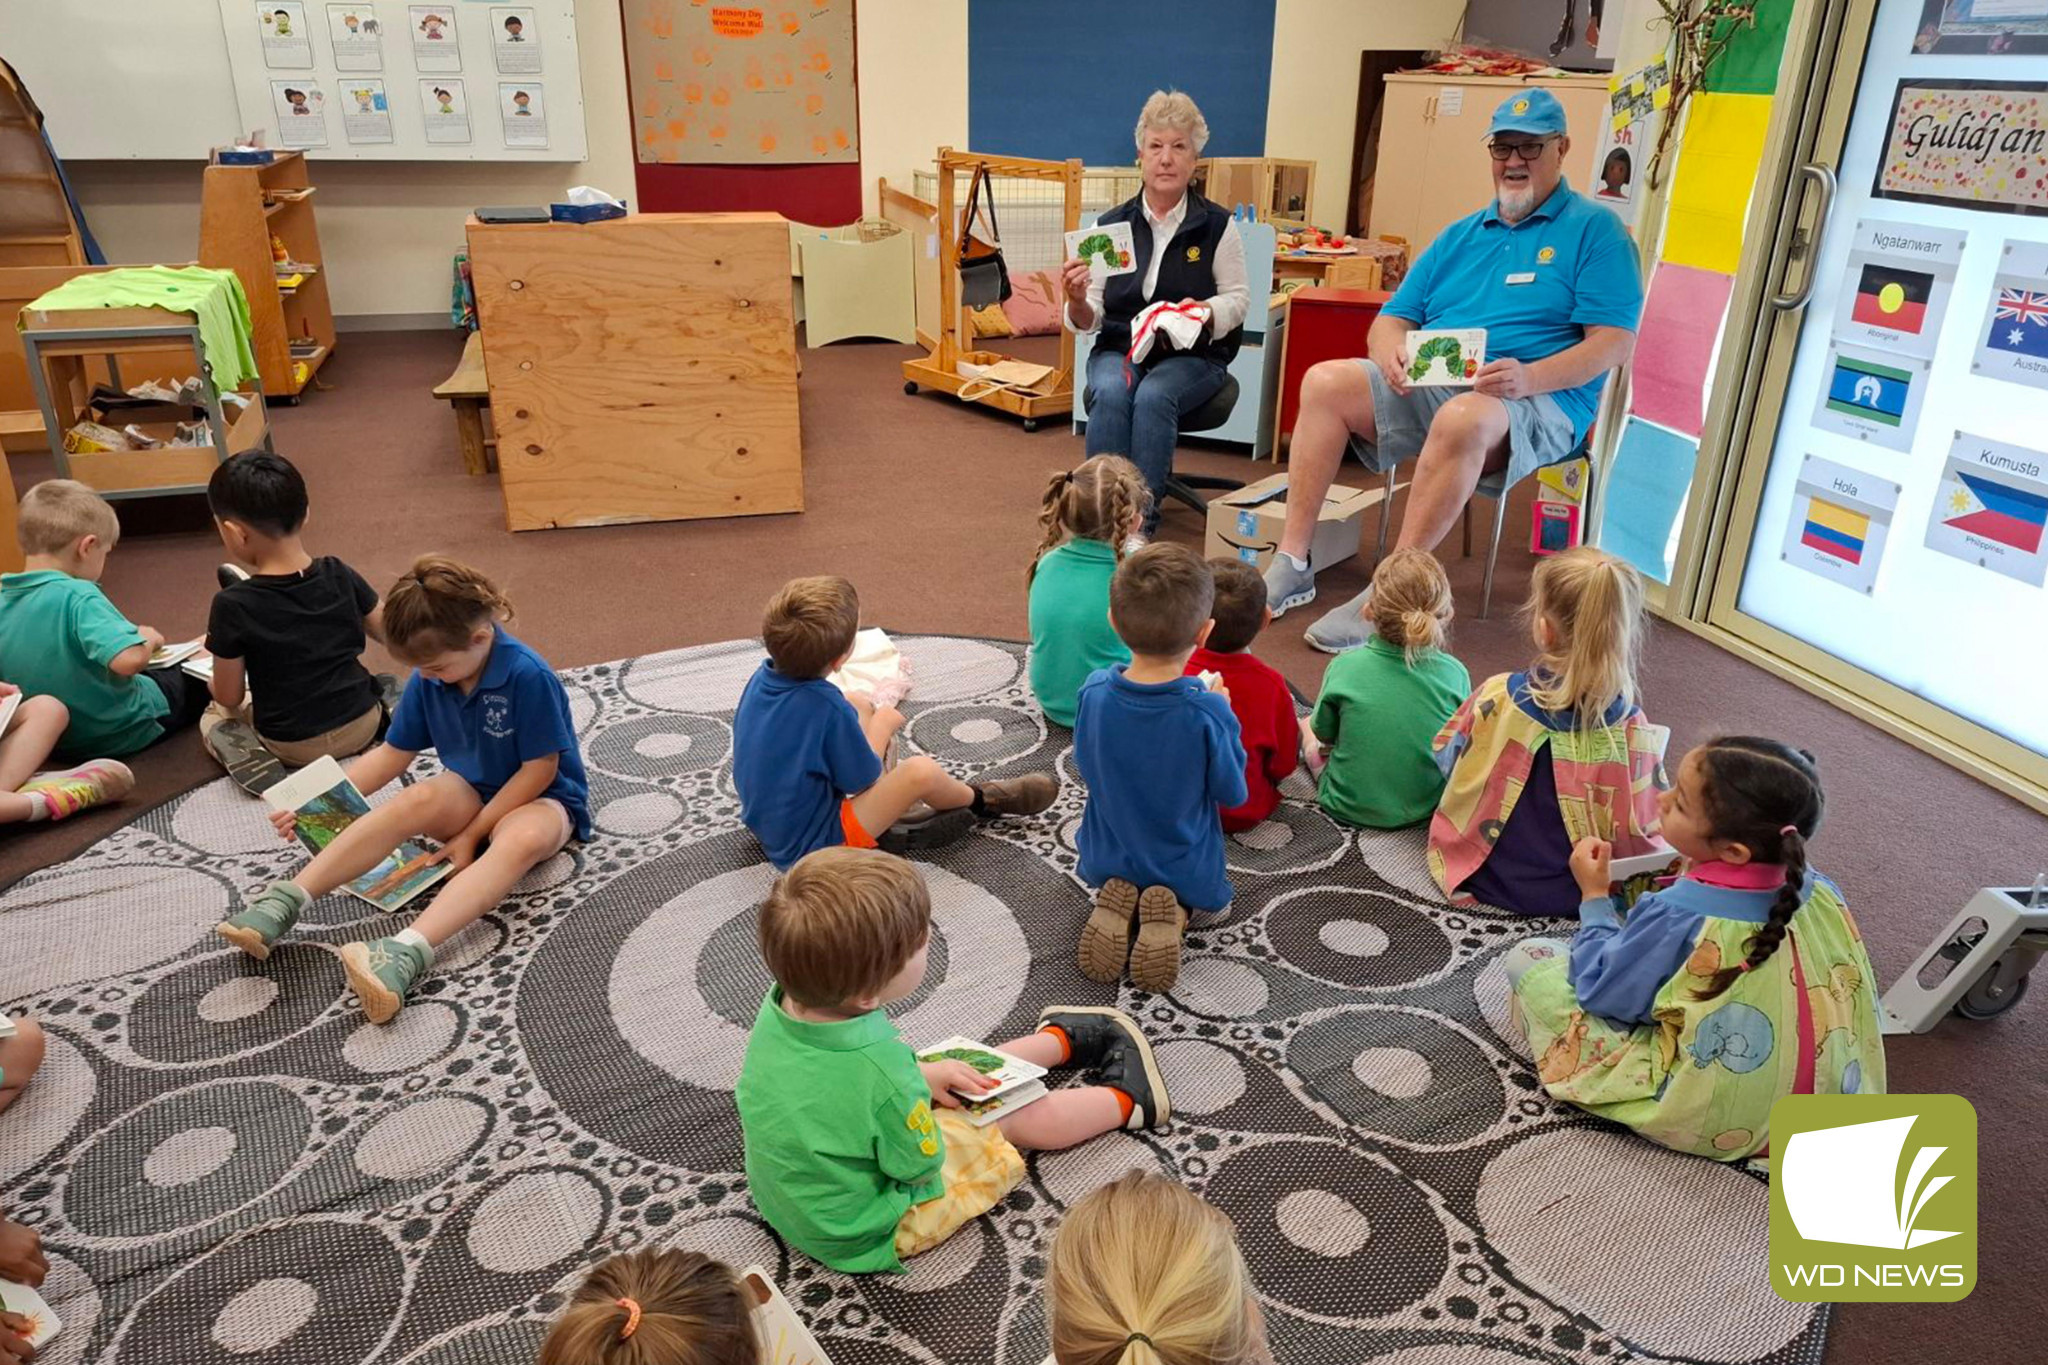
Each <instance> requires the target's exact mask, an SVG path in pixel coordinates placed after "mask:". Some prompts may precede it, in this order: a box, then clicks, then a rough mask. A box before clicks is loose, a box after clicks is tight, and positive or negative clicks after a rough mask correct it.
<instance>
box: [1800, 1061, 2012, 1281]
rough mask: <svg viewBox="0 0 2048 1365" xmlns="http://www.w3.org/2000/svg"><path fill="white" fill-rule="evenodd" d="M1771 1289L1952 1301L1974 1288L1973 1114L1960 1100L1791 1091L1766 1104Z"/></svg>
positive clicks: (1975, 1124) (1974, 1181) (1921, 1096)
mask: <svg viewBox="0 0 2048 1365" xmlns="http://www.w3.org/2000/svg"><path fill="white" fill-rule="evenodd" d="M1771 1147H1772V1150H1773V1151H1774V1152H1775V1153H1776V1154H1777V1155H1776V1157H1775V1158H1774V1160H1773V1162H1772V1171H1771V1288H1773V1289H1775V1290H1777V1291H1778V1296H1779V1297H1780V1298H1784V1299H1790V1300H1791V1301H1792V1302H1794V1303H1823V1302H1825V1303H1949V1302H1953V1301H1954V1300H1956V1299H1960V1298H1963V1297H1964V1296H1965V1295H1967V1294H1968V1293H1969V1292H1970V1291H1971V1290H1972V1289H1974V1288H1975V1287H1976V1284H1977V1111H1976V1110H1974V1109H1972V1108H1971V1107H1970V1103H1969V1101H1968V1100H1965V1099H1963V1098H1962V1097H1961V1096H1960V1095H1788V1096H1787V1097H1785V1098H1784V1099H1782V1100H1779V1101H1778V1102H1777V1104H1776V1105H1774V1106H1773V1107H1772V1109H1771Z"/></svg>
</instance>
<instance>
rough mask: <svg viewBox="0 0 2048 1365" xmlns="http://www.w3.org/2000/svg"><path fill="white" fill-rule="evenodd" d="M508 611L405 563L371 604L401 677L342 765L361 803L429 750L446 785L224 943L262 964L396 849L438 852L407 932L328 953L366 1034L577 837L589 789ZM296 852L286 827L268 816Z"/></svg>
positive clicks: (419, 786) (441, 569)
mask: <svg viewBox="0 0 2048 1365" xmlns="http://www.w3.org/2000/svg"><path fill="white" fill-rule="evenodd" d="M511 616H512V604H511V603H509V602H507V601H506V600H505V597H504V595H503V594H502V593H500V592H499V591H498V589H497V587H496V585H494V584H493V583H492V582H491V581H490V580H489V579H488V578H485V577H484V576H483V575H482V574H481V573H478V572H477V571H476V570H475V569H472V568H470V567H469V566H468V565H466V564H460V563H457V562H456V561H455V560H452V559H448V558H446V557H444V556H441V555H428V556H426V557H424V558H422V559H420V560H418V561H416V562H415V563H414V564H413V566H412V570H411V572H409V573H407V574H406V576H405V577H403V578H401V579H399V580H398V582H397V584H396V585H395V586H393V587H392V589H391V591H390V592H388V593H386V594H385V596H384V634H385V639H386V641H387V643H388V644H389V647H390V649H391V653H392V654H393V655H394V656H395V657H396V658H398V659H400V660H402V661H404V662H407V663H410V664H412V665H413V666H414V668H415V670H416V671H415V672H414V673H413V675H412V680H411V681H410V682H408V683H407V684H406V688H405V694H404V695H403V696H402V697H400V698H399V702H398V710H397V712H396V713H395V714H394V715H393V716H392V717H391V729H390V732H389V733H388V734H387V735H386V736H385V737H384V742H383V743H382V744H380V745H378V746H377V747H376V748H374V749H372V750H370V751H369V752H368V753H366V754H363V755H362V756H361V757H359V758H357V759H356V760H355V761H354V762H353V763H351V764H349V765H348V769H347V771H348V776H349V779H350V780H351V781H352V782H354V783H355V785H356V788H357V790H359V791H361V792H362V794H363V795H364V796H368V795H370V794H371V793H373V792H376V791H378V790H380V789H381V788H383V787H384V786H386V785H387V784H388V783H390V782H392V781H393V780H394V779H396V778H397V777H398V776H399V775H400V774H402V773H403V772H404V771H405V770H406V769H407V768H408V767H410V766H411V764H412V761H413V759H414V757H416V756H417V755H418V754H419V753H421V752H422V751H424V750H427V749H432V750H433V751H434V752H435V754H436V755H437V756H438V757H439V758H440V760H441V764H442V766H443V768H444V769H445V771H443V772H440V773H437V774H435V775H434V776H433V777H430V778H428V779H426V780H425V781H423V782H418V783H414V784H413V785H411V786H408V787H406V788H405V789H404V790H403V791H401V792H400V793H399V794H398V795H397V797H395V798H394V799H393V800H391V801H389V802H387V803H385V804H384V805H382V806H378V807H376V808H374V809H372V810H371V812H370V813H369V814H368V815H365V816H363V817H362V818H361V819H359V820H357V821H355V822H354V823H353V824H351V825H349V826H348V828H346V829H344V830H343V831H342V832H341V833H340V834H339V835H337V836H336V837H335V839H334V841H333V842H332V843H330V844H328V845H327V847H326V848H324V849H322V850H321V851H320V853H319V854H318V855H316V856H315V857H314V859H313V861H312V862H310V863H308V864H307V865H306V866H305V868H304V869H303V870H301V871H300V872H299V874H298V875H297V876H295V877H293V878H292V879H291V880H290V881H283V882H273V883H271V884H270V885H269V886H267V887H265V888H264V889H263V890H262V891H260V892H258V893H257V895H256V896H255V897H254V898H253V899H251V900H250V901H249V903H248V905H247V906H245V907H244V908H243V910H242V911H241V913H239V914H237V915H235V916H233V917H232V918H230V919H227V920H224V921H222V923H221V924H220V926H219V927H218V930H217V932H218V933H219V934H220V936H221V937H222V938H225V939H227V940H228V941H229V942H231V943H233V944H235V945H236V946H237V947H239V948H241V949H242V951H244V952H246V953H248V954H249V955H250V956H251V957H254V958H257V959H259V960H261V959H263V958H267V957H269V956H270V950H271V948H272V946H273V945H275V944H276V943H277V941H278V940H279V939H280V938H282V937H283V936H284V935H285V934H287V933H289V932H290V931H291V928H292V926H293V925H294V924H296V923H297V922H298V918H299V915H300V913H301V912H303V911H304V910H305V908H306V907H307V906H308V905H310V904H311V903H312V902H313V901H314V900H316V899H318V898H319V897H321V896H324V895H326V894H327V893H328V892H330V891H333V890H335V889H337V888H339V887H341V886H343V885H345V884H346V883H348V882H350V881H352V880H354V879H355V878H357V877H359V876H361V875H362V874H363V873H365V872H367V871H369V870H370V869H371V868H373V867H375V866H377V864H378V863H380V862H382V861H383V860H384V859H385V858H386V857H388V856H389V855H390V853H391V851H392V850H393V849H395V848H397V847H398V846H399V845H400V844H402V843H404V842H405V841H406V840H408V839H413V838H417V837H419V836H421V835H425V836H426V837H428V838H430V839H434V840H437V841H439V842H440V845H441V848H440V851H439V852H438V853H436V854H435V855H433V858H432V861H434V862H445V863H447V864H448V865H449V866H450V867H452V868H454V869H455V873H454V875H453V876H451V877H449V878H448V880H447V881H446V882H445V883H443V884H442V886H441V888H440V890H439V891H438V892H437V893H436V895H435V896H434V899H433V901H432V902H431V903H429V904H428V906H427V908H426V910H424V911H423V912H421V914H420V916H419V918H418V919H416V920H414V921H413V923H412V925H411V926H410V927H409V928H405V929H401V930H399V931H398V932H397V933H396V934H394V935H392V936H391V937H389V938H380V939H376V940H374V941H372V942H370V943H350V944H347V945H346V946H344V947H343V948H342V950H341V962H342V969H343V971H345V972H346V973H347V975H348V982H349V986H350V988H351V989H352V990H354V991H355V993H356V995H357V997H358V998H359V999H360V1000H361V1002H362V1007H363V1013H364V1014H365V1015H367V1016H368V1017H369V1019H370V1021H371V1022H372V1023H377V1024H382V1023H387V1022H389V1021H390V1020H391V1019H393V1018H394V1017H396V1016H397V1014H398V1012H399V1010H400V1009H402V1008H403V1007H404V1005H405V999H406V996H407V994H408V993H410V992H411V990H412V989H413V987H414V986H416V985H417V984H418V983H419V981H420V978H421V977H423V976H425V975H426V972H427V969H428V967H429V966H431V965H432V963H433V960H434V950H435V949H436V948H438V947H439V946H440V945H441V944H443V943H445V942H447V941H448V940H449V939H450V938H452V937H454V936H455V935H456V934H457V933H459V932H460V931H462V930H463V929H465V928H467V927H468V926H469V925H470V924H472V923H474V922H475V921H476V920H478V919H479V918H481V917H482V916H483V915H485V914H487V913H489V912H490V911H491V910H492V909H494V908H495V907H496V906H497V904H498V902H499V901H500V900H502V899H504V896H505V893H506V892H507V891H509V890H511V888H512V884H513V883H514V882H516V881H518V880H519V879H520V878H521V877H523V876H525V875H526V874H527V872H528V871H530V870H531V869H532V868H533V867H534V865H535V864H537V863H539V862H541V861H542V860H544V859H547V858H550V857H553V856H554V855H555V854H556V853H558V852H560V851H561V850H562V849H563V848H564V847H565V846H566V845H567V844H568V843H569V841H570V840H571V839H588V838H589V837H590V808H589V794H590V785H589V781H588V779H587V778H586V777H585V776H584V771H583V754H582V751H581V750H580V749H579V748H578V747H577V743H576V728H575V725H574V723H573V722H572V721H571V720H570V716H569V694H568V693H567V692H566V691H565V690H564V689H563V687H562V683H561V680H560V679H559V678H557V677H556V676H555V673H554V670H553V669H551V668H549V667H548V664H547V661H546V660H544V659H542V658H541V657H540V655H538V654H536V653H534V652H533V651H532V650H531V649H529V648H527V646H526V645H525V644H523V643H521V642H520V641H519V640H517V639H515V638H514V637H513V635H512V633H511V632H510V631H508V630H506V629H505V627H504V626H503V624H502V623H503V622H505V621H507V620H510V619H511ZM271 819H272V822H273V823H274V824H276V826H277V829H278V833H279V834H281V835H282V836H283V837H285V838H286V839H290V838H292V837H293V833H294V817H293V814H292V813H291V812H289V811H281V812H278V813H277V814H275V815H273V816H272V817H271Z"/></svg>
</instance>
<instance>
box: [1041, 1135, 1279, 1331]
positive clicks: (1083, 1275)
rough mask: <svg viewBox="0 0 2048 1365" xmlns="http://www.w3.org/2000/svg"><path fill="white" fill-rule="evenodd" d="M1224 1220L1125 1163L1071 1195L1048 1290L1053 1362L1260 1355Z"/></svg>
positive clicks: (1241, 1269)
mask: <svg viewBox="0 0 2048 1365" xmlns="http://www.w3.org/2000/svg"><path fill="white" fill-rule="evenodd" d="M1251 1293H1252V1283H1251V1275H1250V1273H1249V1272H1248V1271H1246V1269H1245V1265H1244V1257H1243V1256H1242V1255H1240V1254H1239V1252H1238V1249H1237V1238H1236V1235H1235V1234H1234V1232H1233V1231H1232V1229H1231V1226H1230V1220H1229V1219H1228V1218H1225V1217H1224V1216H1223V1214H1222V1213H1221V1212H1219V1211H1218V1210H1216V1209H1214V1208H1211V1207H1210V1206H1209V1205H1207V1204H1205V1203H1203V1202H1202V1201H1201V1200H1199V1199H1197V1198H1196V1197H1195V1196H1194V1195H1192V1194H1190V1193H1188V1191H1187V1190H1185V1189H1183V1188H1182V1187H1181V1186H1180V1185H1179V1184H1178V1183H1176V1182H1174V1181H1171V1180H1168V1179H1166V1178H1165V1177H1163V1176H1160V1175H1156V1174H1154V1175H1148V1174H1145V1173H1142V1172H1139V1171H1131V1172H1128V1173H1127V1174H1125V1175H1124V1176H1122V1177H1121V1178H1119V1179H1117V1180H1114V1181H1112V1182H1111V1183H1109V1184H1107V1185H1104V1186H1103V1187H1102V1188H1100V1189H1098V1190H1096V1191H1095V1192H1094V1193H1093V1194H1091V1195H1089V1196H1088V1197H1087V1198H1086V1199H1083V1200H1082V1201H1081V1202H1080V1203H1078V1204H1076V1205H1075V1206H1074V1207H1073V1209H1072V1210H1071V1211H1070V1212H1069V1213H1068V1214H1067V1217H1066V1221H1065V1222H1064V1223H1062V1224H1061V1225H1060V1230H1059V1235H1058V1236H1057V1237H1055V1238H1054V1239H1053V1244H1052V1257H1051V1263H1050V1265H1049V1266H1048V1268H1047V1270H1046V1278H1045V1294H1046V1304H1047V1312H1048V1315H1049V1316H1050V1319H1051V1328H1052V1355H1053V1359H1054V1360H1055V1361H1057V1362H1058V1363H1059V1365H1118V1362H1123V1365H1249V1362H1257V1361H1264V1360H1267V1359H1268V1358H1269V1357H1268V1354H1267V1350H1266V1342H1265V1331H1264V1328H1263V1326H1262V1324H1261V1322H1260V1320H1259V1316H1258V1311H1257V1309H1256V1308H1255V1307H1254V1306H1253V1304H1252V1297H1251Z"/></svg>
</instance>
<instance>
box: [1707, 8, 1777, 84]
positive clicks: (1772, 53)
mask: <svg viewBox="0 0 2048 1365" xmlns="http://www.w3.org/2000/svg"><path fill="white" fill-rule="evenodd" d="M1791 23H1792V0H1757V7H1756V23H1755V24H1753V25H1751V26H1750V27H1748V28H1744V29H1742V30H1740V31H1739V32H1737V33H1736V35H1735V37H1734V38H1733V39H1732V40H1731V41H1730V42H1729V44H1728V47H1727V49H1726V50H1725V51H1724V52H1722V53H1721V55H1720V57H1719V58H1718V59H1717V60H1716V61H1715V62H1714V64H1713V65H1712V66H1710V67H1708V68H1707V74H1706V75H1705V76H1704V77H1703V78H1702V79H1701V81H1700V89H1702V90H1704V91H1706V92H1707V93H1709V94H1714V95H1770V94H1775V93H1776V92H1777V89H1778V64H1779V63H1780V62H1781V61H1782V60H1784V56H1785V30H1786V29H1787V28H1789V27H1790V26H1791Z"/></svg>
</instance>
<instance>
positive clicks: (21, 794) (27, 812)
mask: <svg viewBox="0 0 2048 1365" xmlns="http://www.w3.org/2000/svg"><path fill="white" fill-rule="evenodd" d="M20 695H21V689H20V688H19V687H16V686H15V685H14V684H13V683H7V682H0V703H5V702H6V700H7V699H8V698H9V697H15V696H20ZM70 723H71V713H70V712H69V711H67V710H65V709H64V703H63V702H61V701H58V700H57V699H56V698H55V697H22V698H21V704H20V705H19V706H17V707H15V708H14V714H13V715H11V716H9V717H8V718H7V725H6V728H5V729H4V730H0V825H14V824H23V823H28V822H33V821H36V820H62V819H63V818H64V817H65V816H67V815H76V814H77V813H78V812H79V811H82V810H84V809H85V808H86V807H87V806H97V805H99V804H101V803H102V802H105V801H118V800H120V799H121V798H122V797H124V796H126V795H127V794H128V793H129V792H131V791H134V790H135V774H134V773H131V772H129V771H128V768H127V765H126V764H122V763H116V762H115V761H114V760H113V759H111V758H96V759H94V760H93V761H92V762H90V763H87V764H85V765H83V766H82V767H77V768H72V769H69V770H68V771H65V772H58V773H44V774H43V775H42V776H40V777H38V776H36V769H37V768H39V767H41V766H42V763H43V760H44V759H46V758H48V757H49V756H50V751H51V750H52V749H55V748H56V747H57V740H58V739H59V738H60V737H61V736H62V735H63V733H64V727H65V726H67V725H69V724H70Z"/></svg>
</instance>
